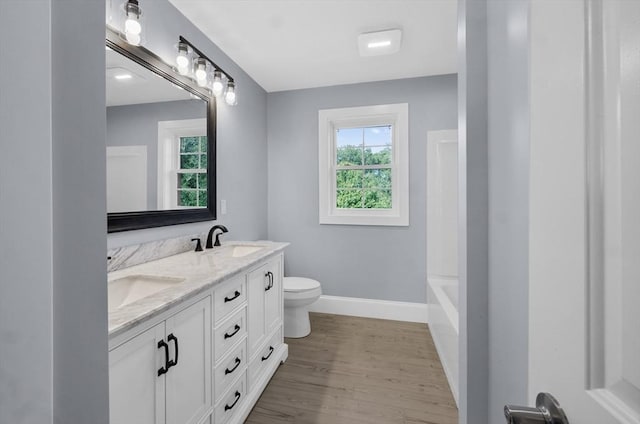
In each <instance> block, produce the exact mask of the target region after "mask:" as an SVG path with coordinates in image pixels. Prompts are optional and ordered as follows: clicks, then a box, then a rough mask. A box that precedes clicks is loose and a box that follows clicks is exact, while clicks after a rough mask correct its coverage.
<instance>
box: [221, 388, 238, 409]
mask: <svg viewBox="0 0 640 424" xmlns="http://www.w3.org/2000/svg"><path fill="white" fill-rule="evenodd" d="M239 400H240V392H239V391H237V390H236V400H234V401H233V403H232V404H231V405H225V406H224V410H225V412H226V411H228V410H229V409H233V407H234V406H236V403H238V401H239Z"/></svg>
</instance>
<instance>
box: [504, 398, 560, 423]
mask: <svg viewBox="0 0 640 424" xmlns="http://www.w3.org/2000/svg"><path fill="white" fill-rule="evenodd" d="M504 416H505V418H506V419H507V423H508V424H569V420H568V419H567V416H566V415H565V414H564V411H563V410H562V408H561V407H560V404H559V403H558V401H557V400H556V398H554V397H553V396H552V395H551V394H549V393H538V396H536V407H535V408H530V407H527V406H517V405H505V407H504Z"/></svg>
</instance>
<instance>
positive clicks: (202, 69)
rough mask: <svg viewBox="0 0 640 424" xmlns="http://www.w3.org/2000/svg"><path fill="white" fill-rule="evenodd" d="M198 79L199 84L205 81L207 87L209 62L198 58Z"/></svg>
mask: <svg viewBox="0 0 640 424" xmlns="http://www.w3.org/2000/svg"><path fill="white" fill-rule="evenodd" d="M196 79H197V80H198V83H199V82H200V81H204V82H205V85H206V82H207V62H205V60H204V59H202V58H198V59H197V60H196Z"/></svg>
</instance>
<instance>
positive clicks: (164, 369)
mask: <svg viewBox="0 0 640 424" xmlns="http://www.w3.org/2000/svg"><path fill="white" fill-rule="evenodd" d="M162 348H164V367H160V369H159V370H158V377H160V376H161V375H162V374H166V373H167V371H169V345H168V344H167V342H165V341H164V340H160V341H159V342H158V349H162Z"/></svg>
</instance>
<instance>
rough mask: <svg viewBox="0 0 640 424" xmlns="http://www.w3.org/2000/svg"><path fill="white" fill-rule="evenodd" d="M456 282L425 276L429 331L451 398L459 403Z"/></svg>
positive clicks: (444, 278)
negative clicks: (447, 382) (426, 277)
mask: <svg viewBox="0 0 640 424" xmlns="http://www.w3.org/2000/svg"><path fill="white" fill-rule="evenodd" d="M458 294H459V289H458V280H457V279H455V278H447V277H428V279H427V303H428V305H429V329H430V331H431V336H432V337H433V342H434V343H435V345H436V349H437V351H438V355H439V356H440V362H442V367H443V368H444V372H445V374H446V375H447V380H448V381H449V387H450V388H451V393H453V398H454V399H455V401H456V404H457V403H458V335H459V331H458Z"/></svg>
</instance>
